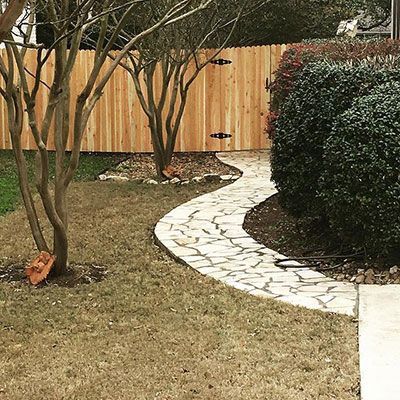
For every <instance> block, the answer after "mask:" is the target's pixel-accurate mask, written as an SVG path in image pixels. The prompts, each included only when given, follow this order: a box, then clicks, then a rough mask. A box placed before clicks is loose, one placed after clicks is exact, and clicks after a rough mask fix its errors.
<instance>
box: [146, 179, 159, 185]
mask: <svg viewBox="0 0 400 400" xmlns="http://www.w3.org/2000/svg"><path fill="white" fill-rule="evenodd" d="M145 183H147V184H148V185H158V182H157V181H155V180H154V179H148V180H146V181H145Z"/></svg>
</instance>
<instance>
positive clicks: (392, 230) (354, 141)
mask: <svg viewBox="0 0 400 400" xmlns="http://www.w3.org/2000/svg"><path fill="white" fill-rule="evenodd" d="M324 147H325V148H324V157H323V168H322V170H323V171H324V172H323V174H322V177H321V179H320V185H321V197H320V198H321V199H322V201H323V202H324V204H325V207H326V213H327V216H328V219H329V222H330V224H331V226H332V228H333V229H334V230H335V231H336V232H339V233H340V234H341V235H342V236H343V238H345V239H346V241H347V242H348V243H352V244H354V245H364V246H366V247H367V248H368V250H370V251H372V252H378V253H382V252H387V251H390V250H393V249H398V250H399V249H400V84H399V83H397V82H392V83H389V84H386V85H383V86H379V87H377V88H376V89H374V90H373V91H372V92H371V94H370V95H368V96H365V97H362V98H360V99H358V100H357V101H355V103H354V105H353V106H352V107H351V108H350V109H349V110H347V111H346V112H344V113H343V114H342V115H340V116H339V117H338V118H337V121H336V123H335V124H334V126H333V129H332V133H331V135H330V137H329V139H328V140H327V141H326V143H325V146H324Z"/></svg>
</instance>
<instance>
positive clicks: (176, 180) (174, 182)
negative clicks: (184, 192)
mask: <svg viewBox="0 0 400 400" xmlns="http://www.w3.org/2000/svg"><path fill="white" fill-rule="evenodd" d="M169 183H171V184H172V185H177V184H178V183H181V180H180V179H179V178H174V179H171V180H170V181H169Z"/></svg>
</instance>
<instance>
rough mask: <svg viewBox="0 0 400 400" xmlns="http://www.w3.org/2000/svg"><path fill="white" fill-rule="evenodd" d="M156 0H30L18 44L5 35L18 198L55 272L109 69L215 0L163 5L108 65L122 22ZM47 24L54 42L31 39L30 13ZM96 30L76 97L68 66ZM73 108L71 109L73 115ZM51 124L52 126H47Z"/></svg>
mask: <svg viewBox="0 0 400 400" xmlns="http://www.w3.org/2000/svg"><path fill="white" fill-rule="evenodd" d="M152 1H153V0H131V1H123V0H119V1H115V0H101V1H100V0H79V1H75V0H62V1H54V0H29V1H28V2H27V3H28V6H29V10H30V12H31V14H30V16H29V20H25V21H24V24H25V25H26V26H27V29H25V30H21V31H23V32H24V38H23V43H22V44H21V43H16V42H14V41H13V38H12V35H11V34H8V35H7V36H6V39H5V41H4V42H5V47H6V50H5V54H4V53H2V55H1V57H0V74H1V76H2V78H3V81H4V84H3V85H2V86H1V88H0V94H1V96H2V97H3V98H4V100H5V102H6V105H7V111H8V125H9V131H10V135H11V141H12V147H13V151H14V155H15V160H16V165H17V170H18V175H19V183H20V188H21V193H22V198H23V201H24V205H25V208H26V211H27V217H28V220H29V224H30V227H31V230H32V234H33V238H34V240H35V243H36V246H37V248H38V250H39V251H45V252H48V253H50V254H53V255H55V257H56V262H55V266H54V268H53V272H54V273H55V274H63V273H65V272H66V269H67V265H68V243H69V241H68V205H67V191H68V188H69V186H70V184H71V182H72V180H73V178H74V174H75V172H76V170H77V168H78V165H79V158H80V151H81V144H82V138H83V135H84V133H85V128H86V126H87V122H88V119H89V117H90V115H91V113H92V111H93V109H94V107H95V105H96V104H97V102H98V100H99V99H100V97H101V95H102V93H103V90H104V87H105V86H106V84H107V82H108V81H109V79H110V77H111V75H112V74H113V72H114V70H115V69H116V68H117V67H118V65H119V64H120V63H121V61H122V60H123V59H124V58H125V57H126V55H127V54H128V52H129V51H131V50H132V49H133V48H135V47H137V46H138V45H139V43H140V42H141V41H143V40H144V39H145V38H146V37H147V36H149V35H151V34H152V33H154V32H156V31H157V30H159V29H161V28H162V27H166V26H170V25H173V24H175V23H179V21H181V20H182V19H184V18H189V17H190V16H192V15H193V14H195V13H197V12H199V11H201V10H203V9H204V8H205V7H208V6H209V5H210V3H211V2H212V0H176V1H172V2H170V4H169V7H168V8H165V9H164V12H163V13H162V14H159V18H157V19H154V20H152V21H151V23H149V24H147V25H146V27H144V28H143V29H139V30H137V31H136V32H134V34H132V35H131V36H130V37H129V38H128V39H127V40H126V41H125V43H124V46H123V48H122V49H121V50H120V51H119V52H118V54H117V55H116V56H115V59H114V60H113V62H112V63H111V64H109V65H106V63H105V61H106V60H107V58H108V56H109V52H110V51H111V50H112V49H113V48H114V47H115V44H116V43H117V41H118V40H119V36H120V35H121V33H122V31H123V29H124V27H125V26H126V24H127V23H128V22H129V21H130V20H131V18H132V16H133V15H135V13H140V12H141V7H143V6H147V5H148V4H150V3H152ZM37 13H40V15H41V16H42V17H43V16H44V18H45V20H44V21H43V23H45V24H46V26H47V27H49V28H51V30H52V35H51V37H52V41H51V43H50V44H48V46H43V45H36V44H34V43H31V35H32V29H33V27H34V25H35V15H36V14H37ZM93 32H96V36H95V41H94V43H95V44H94V48H95V52H96V54H95V59H94V62H93V64H92V65H91V66H90V72H89V75H88V76H89V77H88V79H87V81H86V82H85V84H84V88H83V90H82V91H81V92H80V93H79V95H78V96H77V97H72V96H71V83H72V82H71V79H72V70H73V67H74V65H75V62H76V59H77V55H78V52H79V50H80V48H81V46H82V44H83V43H84V42H85V40H86V38H87V36H88V35H92V33H93ZM29 48H34V49H36V58H37V62H36V66H35V68H34V70H29V69H28V68H27V66H26V63H25V61H26V54H27V51H28V49H29ZM50 62H54V68H53V75H52V78H51V83H50V84H48V83H44V80H43V79H42V75H43V70H44V67H45V66H46V64H47V63H50ZM42 85H45V87H46V89H47V90H48V103H47V106H46V109H45V111H44V113H43V117H41V116H40V114H39V112H38V110H37V107H36V99H37V97H38V92H39V89H40V87H41V86H42ZM70 110H74V111H73V113H72V115H71V114H70ZM25 114H26V116H27V119H28V125H29V131H30V134H31V135H32V136H33V138H34V141H35V143H36V146H37V148H38V151H37V155H36V168H35V178H36V181H35V183H36V189H37V192H38V194H39V198H40V201H41V204H42V206H43V208H44V210H45V215H46V217H47V219H48V222H49V223H50V224H51V227H52V228H53V240H52V243H49V241H48V239H47V238H46V237H45V235H44V234H43V227H42V225H41V223H40V222H39V218H38V209H37V207H38V204H37V203H35V201H34V195H33V188H32V187H31V185H30V182H29V179H28V176H29V171H28V167H27V163H26V160H25V156H24V152H23V149H22V143H21V135H22V132H23V121H24V117H25ZM53 126H54V129H53V130H54V132H52V127H53ZM51 134H54V143H55V148H56V151H55V153H56V156H55V164H56V166H55V178H54V182H53V181H52V180H51V179H50V176H49V149H48V148H49V136H50V135H51ZM70 138H72V149H71V152H70V153H67V143H68V141H69V139H70Z"/></svg>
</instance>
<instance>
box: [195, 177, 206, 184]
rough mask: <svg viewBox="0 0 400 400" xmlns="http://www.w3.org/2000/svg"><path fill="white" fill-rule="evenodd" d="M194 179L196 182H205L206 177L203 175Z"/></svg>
mask: <svg viewBox="0 0 400 400" xmlns="http://www.w3.org/2000/svg"><path fill="white" fill-rule="evenodd" d="M192 181H193V182H195V183H201V182H204V178H203V177H202V176H195V177H194V178H193V179H192Z"/></svg>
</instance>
